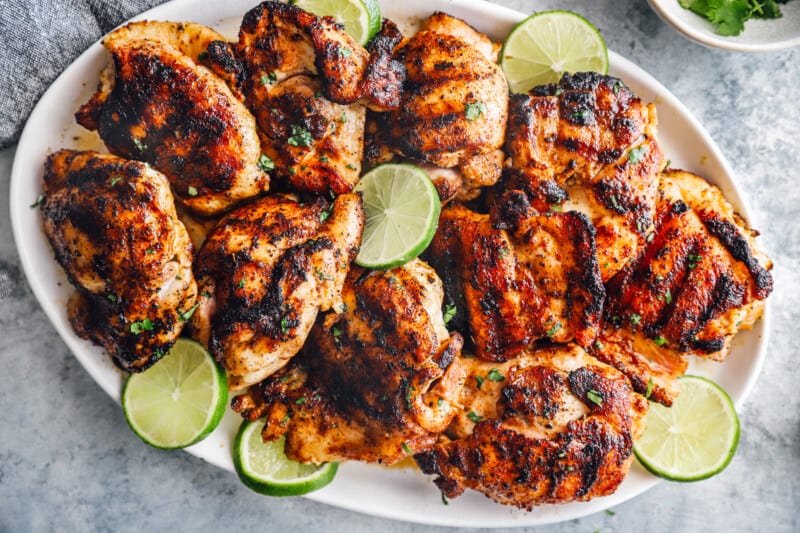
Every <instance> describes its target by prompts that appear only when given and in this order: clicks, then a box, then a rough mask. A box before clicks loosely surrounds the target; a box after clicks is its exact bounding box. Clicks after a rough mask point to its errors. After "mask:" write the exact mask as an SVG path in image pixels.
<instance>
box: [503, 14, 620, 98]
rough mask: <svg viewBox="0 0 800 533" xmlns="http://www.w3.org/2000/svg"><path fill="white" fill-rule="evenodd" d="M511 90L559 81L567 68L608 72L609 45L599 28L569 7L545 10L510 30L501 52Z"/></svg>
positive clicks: (522, 91)
mask: <svg viewBox="0 0 800 533" xmlns="http://www.w3.org/2000/svg"><path fill="white" fill-rule="evenodd" d="M500 66H501V67H503V71H504V72H505V73H506V77H507V78H508V85H509V88H510V89H511V92H514V93H524V92H527V91H529V90H531V88H533V87H535V86H537V85H544V84H546V83H556V82H557V81H558V80H560V79H561V76H562V75H563V74H564V73H565V72H570V73H575V72H587V71H592V72H599V73H600V74H607V73H608V49H607V48H606V43H605V41H603V37H602V36H601V35H600V32H599V31H597V28H595V27H594V26H592V24H591V23H590V22H589V21H588V20H586V19H585V18H583V17H581V16H580V15H577V14H575V13H572V12H570V11H543V12H541V13H536V14H534V15H531V16H530V17H528V18H526V19H525V20H523V21H522V22H520V23H519V24H517V25H516V26H514V29H513V30H511V33H510V34H509V35H508V37H506V41H505V43H504V44H503V50H502V51H501V52H500Z"/></svg>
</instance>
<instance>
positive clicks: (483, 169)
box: [388, 13, 508, 199]
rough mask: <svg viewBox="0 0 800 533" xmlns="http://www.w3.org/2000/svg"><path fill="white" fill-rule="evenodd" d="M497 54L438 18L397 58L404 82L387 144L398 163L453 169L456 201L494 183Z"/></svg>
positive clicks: (498, 138) (500, 89) (500, 100)
mask: <svg viewBox="0 0 800 533" xmlns="http://www.w3.org/2000/svg"><path fill="white" fill-rule="evenodd" d="M497 52H498V45H496V44H495V43H493V42H492V41H491V40H490V39H489V38H488V37H486V36H485V35H483V34H481V33H479V32H477V31H476V30H475V29H473V28H472V27H470V26H469V25H468V24H467V23H466V22H464V21H462V20H460V19H457V18H455V17H451V16H449V15H446V14H444V13H435V14H434V15H432V16H431V17H430V18H428V19H427V20H426V21H425V22H424V23H423V25H422V29H421V31H419V32H418V33H417V34H416V35H414V36H413V37H411V39H410V40H409V41H408V42H407V43H406V44H404V45H403V46H402V47H401V48H400V49H399V51H398V54H399V56H400V57H401V58H402V59H403V61H404V63H405V67H406V70H407V76H406V83H405V86H404V93H403V101H402V105H401V106H400V109H398V110H397V111H394V112H392V113H391V115H390V117H389V119H388V124H389V142H390V143H391V144H392V145H393V147H394V149H395V150H396V151H397V152H399V153H400V154H401V155H402V156H404V157H407V158H411V159H413V160H416V161H422V162H427V163H430V164H432V165H435V166H437V167H443V168H457V170H458V174H455V179H456V180H458V181H459V183H457V188H458V189H459V198H460V199H469V198H473V197H475V196H476V195H477V193H478V192H479V191H480V187H482V186H485V185H487V184H494V183H495V182H496V181H497V180H498V179H499V178H500V174H501V163H502V153H501V152H500V151H499V150H500V148H501V147H502V146H503V142H504V139H505V125H506V119H507V114H508V83H507V82H506V78H505V75H504V74H503V72H502V70H501V69H500V67H499V65H498V64H497V63H496V61H497ZM445 199H446V198H445Z"/></svg>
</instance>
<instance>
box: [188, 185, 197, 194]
mask: <svg viewBox="0 0 800 533" xmlns="http://www.w3.org/2000/svg"><path fill="white" fill-rule="evenodd" d="M186 193H187V194H188V195H189V196H197V188H196V187H195V186H194V185H189V188H188V189H187V190H186Z"/></svg>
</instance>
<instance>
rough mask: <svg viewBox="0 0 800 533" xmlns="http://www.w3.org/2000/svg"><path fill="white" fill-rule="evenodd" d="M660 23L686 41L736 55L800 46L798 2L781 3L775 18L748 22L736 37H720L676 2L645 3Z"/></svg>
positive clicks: (799, 7)
mask: <svg viewBox="0 0 800 533" xmlns="http://www.w3.org/2000/svg"><path fill="white" fill-rule="evenodd" d="M647 2H648V3H649V4H650V7H651V8H653V11H655V12H656V14H657V15H658V16H659V17H661V20H663V21H664V22H666V23H667V24H669V25H670V26H672V27H673V28H675V29H676V30H678V31H679V32H681V33H682V34H683V35H684V36H686V37H687V38H689V39H691V40H693V41H696V42H698V43H700V44H703V45H706V46H710V47H713V48H722V49H725V50H734V51H737V52H772V51H775V50H782V49H784V48H790V47H792V46H799V45H800V0H793V1H791V2H789V3H788V4H781V6H780V8H781V12H782V13H783V17H781V18H779V19H766V20H762V19H751V20H748V21H747V22H745V24H744V31H743V32H742V33H740V34H739V35H737V36H736V37H724V36H722V35H718V34H717V33H716V32H715V31H714V26H713V25H712V24H711V23H710V22H709V21H708V20H706V19H705V18H703V17H701V16H700V15H698V14H696V13H694V12H692V11H689V10H688V9H685V8H683V7H681V5H680V4H679V3H678V0H647Z"/></svg>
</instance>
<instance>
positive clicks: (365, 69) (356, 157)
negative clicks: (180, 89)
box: [209, 2, 403, 194]
mask: <svg viewBox="0 0 800 533" xmlns="http://www.w3.org/2000/svg"><path fill="white" fill-rule="evenodd" d="M391 29H394V30H396V27H394V25H393V24H391V23H389V24H387V30H386V32H387V33H386V34H384V36H382V38H381V39H380V40H379V41H378V42H377V44H376V45H375V47H374V48H373V49H372V52H373V53H372V55H371V54H370V52H368V51H367V50H365V49H364V48H362V47H361V46H359V44H358V43H356V42H355V41H354V40H353V39H352V38H351V37H350V35H349V34H347V32H345V31H344V28H343V27H342V26H341V25H339V24H337V23H336V22H334V21H333V19H330V18H320V17H317V16H315V15H313V14H311V13H308V12H306V11H303V10H302V9H300V8H298V7H296V6H292V5H288V4H284V3H282V2H264V3H262V4H260V5H258V6H256V7H255V8H253V9H251V10H250V11H249V12H248V13H247V14H246V15H245V16H244V20H243V21H242V26H241V29H240V31H239V41H238V43H236V44H229V43H225V42H221V41H218V42H215V43H212V45H211V46H210V48H209V54H210V59H211V62H212V63H214V64H215V65H216V66H215V69H216V70H217V72H219V73H220V74H221V75H223V76H225V77H226V78H227V79H228V80H229V81H230V83H231V84H232V85H233V86H234V87H235V89H236V90H237V91H238V93H239V94H240V96H241V97H242V98H243V100H244V102H245V103H246V105H247V107H248V108H249V109H250V110H251V111H252V112H253V114H254V115H255V117H256V121H257V123H258V129H259V134H260V138H261V144H262V146H263V149H264V152H265V153H266V154H267V155H268V156H269V157H270V158H271V159H272V160H273V161H274V162H275V176H276V177H277V178H278V179H279V180H280V181H281V184H282V186H284V187H287V188H289V189H291V190H294V191H307V192H314V193H324V192H327V191H332V192H334V193H336V194H341V193H345V192H349V191H351V190H352V188H353V186H354V185H355V184H356V182H357V181H358V177H359V171H360V165H361V159H362V155H363V144H364V114H365V108H364V106H363V105H361V103H359V102H362V103H366V104H367V105H370V106H372V107H375V108H376V109H381V110H384V109H387V108H393V107H396V106H397V105H398V104H399V92H400V87H401V84H402V78H403V71H402V67H401V65H399V64H398V63H397V62H396V61H394V60H393V59H392V58H391V52H392V48H393V46H392V44H391V42H392V38H391V37H390V36H388V32H389V31H390V30H391Z"/></svg>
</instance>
